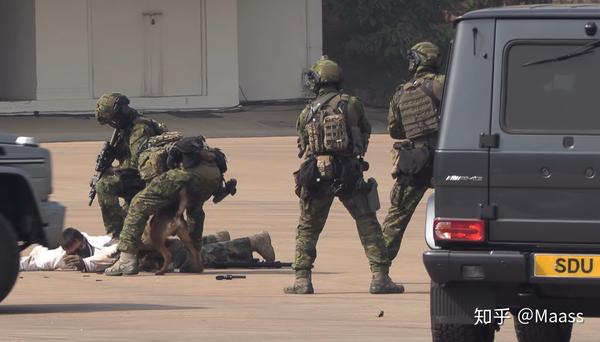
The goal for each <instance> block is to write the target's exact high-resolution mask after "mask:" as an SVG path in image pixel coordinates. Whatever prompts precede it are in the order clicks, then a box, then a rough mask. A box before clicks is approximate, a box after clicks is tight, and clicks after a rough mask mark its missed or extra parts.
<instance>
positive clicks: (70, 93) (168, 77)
mask: <svg viewBox="0 0 600 342" xmlns="http://www.w3.org/2000/svg"><path fill="white" fill-rule="evenodd" d="M148 12H160V13H161V14H160V15H157V16H156V25H155V26H150V17H149V16H143V13H148ZM36 22H37V70H38V73H37V74H38V87H37V93H38V99H39V100H64V99H90V100H91V99H93V98H97V97H98V96H99V95H100V94H102V93H104V92H106V91H121V92H123V93H125V94H127V95H129V96H130V97H132V98H136V97H143V98H141V99H140V100H139V101H136V103H138V104H139V106H138V107H140V108H143V109H158V108H173V109H178V108H182V109H183V108H212V107H227V106H234V105H237V104H238V103H239V100H238V60H237V58H238V55H237V48H238V47H237V1H236V0H170V1H163V0H36ZM132 102H133V101H132ZM87 103H93V102H92V101H84V102H82V101H72V102H70V103H67V102H63V104H64V106H65V107H69V108H68V109H65V110H73V111H78V110H85V109H84V108H81V107H82V106H83V105H84V104H87ZM57 107H60V105H58V106H54V105H53V106H52V108H57ZM28 108H31V106H28ZM92 109H93V107H92Z"/></svg>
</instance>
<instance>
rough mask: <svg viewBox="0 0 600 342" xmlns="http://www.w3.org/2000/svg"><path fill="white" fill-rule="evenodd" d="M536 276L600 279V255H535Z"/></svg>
mask: <svg viewBox="0 0 600 342" xmlns="http://www.w3.org/2000/svg"><path fill="white" fill-rule="evenodd" d="M534 260H535V268H534V275H535V276H536V277H555V278H558V277H560V278H600V255H574V254H535V255H534Z"/></svg>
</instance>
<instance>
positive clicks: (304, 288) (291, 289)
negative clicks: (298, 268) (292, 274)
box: [283, 275, 315, 294]
mask: <svg viewBox="0 0 600 342" xmlns="http://www.w3.org/2000/svg"><path fill="white" fill-rule="evenodd" d="M283 293H286V294H313V293H315V289H314V288H313V285H312V281H311V279H310V275H309V276H308V277H296V280H295V281H294V285H292V286H288V287H286V288H284V289H283Z"/></svg>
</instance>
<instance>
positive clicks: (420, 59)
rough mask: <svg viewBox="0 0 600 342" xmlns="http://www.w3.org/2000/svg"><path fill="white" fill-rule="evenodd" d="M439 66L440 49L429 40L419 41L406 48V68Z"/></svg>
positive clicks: (416, 68)
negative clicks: (408, 48)
mask: <svg viewBox="0 0 600 342" xmlns="http://www.w3.org/2000/svg"><path fill="white" fill-rule="evenodd" d="M439 66H440V49H438V47H437V46H436V45H435V44H433V43H430V42H420V43H417V44H415V45H414V46H413V47H412V48H410V50H408V70H409V71H411V72H414V71H419V70H420V69H423V68H431V69H437V68H438V67H439Z"/></svg>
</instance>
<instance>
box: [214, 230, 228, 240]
mask: <svg viewBox="0 0 600 342" xmlns="http://www.w3.org/2000/svg"><path fill="white" fill-rule="evenodd" d="M215 237H216V238H217V242H224V241H230V240H231V236H230V235H229V232H228V231H226V230H223V231H220V232H216V233H215Z"/></svg>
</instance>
